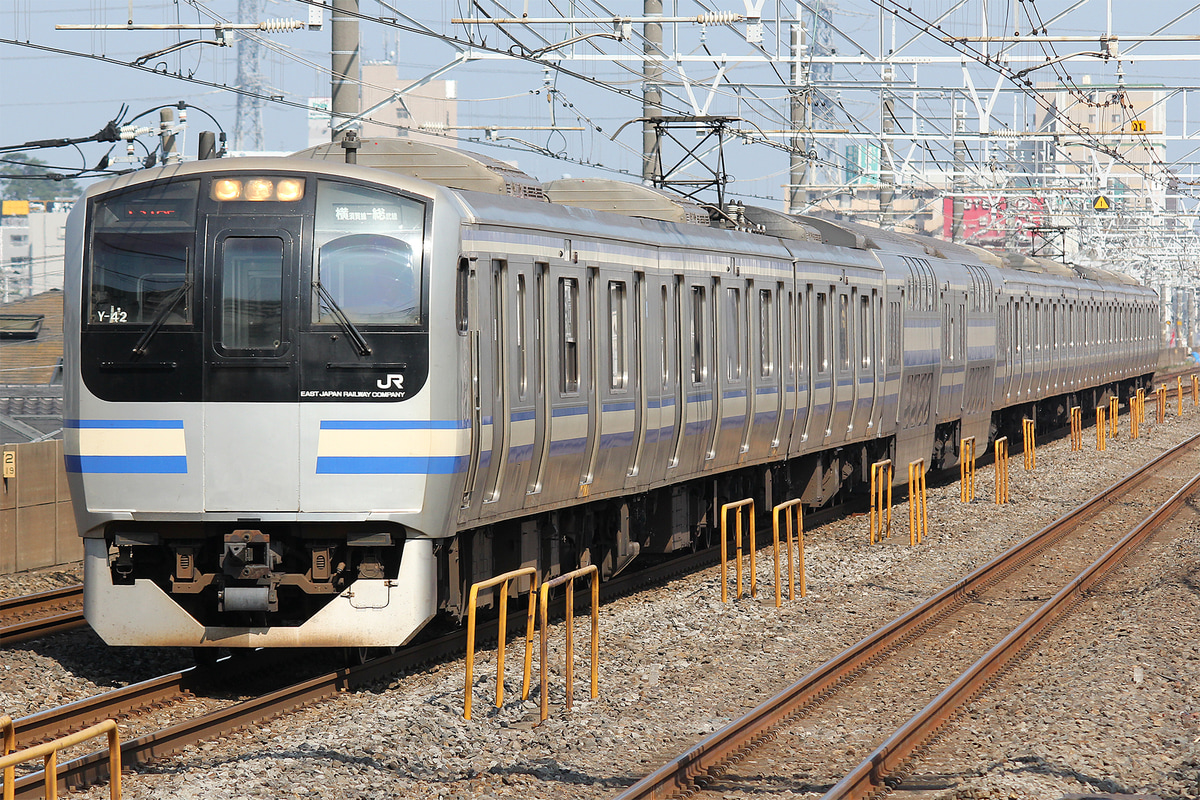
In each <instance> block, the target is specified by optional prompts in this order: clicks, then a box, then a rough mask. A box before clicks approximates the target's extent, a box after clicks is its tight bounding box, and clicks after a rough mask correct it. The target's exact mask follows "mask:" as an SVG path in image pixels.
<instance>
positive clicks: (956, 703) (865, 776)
mask: <svg viewBox="0 0 1200 800" xmlns="http://www.w3.org/2000/svg"><path fill="white" fill-rule="evenodd" d="M1198 488H1200V474H1197V475H1196V476H1195V477H1193V478H1192V479H1191V480H1190V481H1188V482H1187V483H1186V484H1185V485H1184V486H1183V488H1181V489H1180V490H1179V491H1178V492H1176V493H1175V494H1174V495H1172V496H1171V498H1170V499H1169V500H1167V502H1165V503H1163V504H1162V505H1161V506H1159V507H1158V508H1157V509H1155V511H1154V512H1153V513H1152V514H1151V515H1150V516H1149V517H1147V518H1146V519H1144V520H1143V521H1142V522H1141V523H1140V524H1139V525H1138V526H1137V527H1136V528H1134V529H1133V530H1131V531H1130V532H1129V533H1127V534H1126V535H1125V536H1124V537H1122V538H1121V540H1120V541H1118V542H1117V543H1116V544H1114V545H1113V546H1112V547H1111V548H1109V550H1108V551H1107V552H1105V553H1104V555H1102V556H1100V558H1098V559H1097V560H1096V561H1095V562H1093V563H1092V565H1091V566H1089V567H1088V568H1087V569H1085V570H1084V571H1083V572H1081V573H1079V574H1078V575H1077V576H1075V578H1073V579H1072V580H1071V582H1070V583H1068V584H1067V585H1066V586H1064V587H1063V588H1062V589H1061V590H1059V592H1058V593H1057V594H1055V595H1054V597H1052V598H1050V599H1049V600H1047V601H1046V602H1045V603H1044V604H1043V605H1042V606H1041V607H1040V608H1039V609H1038V610H1037V611H1035V612H1034V613H1033V614H1031V615H1030V616H1028V617H1027V618H1026V619H1025V621H1024V622H1022V623H1021V624H1020V625H1018V626H1017V627H1016V628H1014V629H1013V630H1012V632H1011V633H1009V634H1008V635H1007V636H1005V637H1004V639H1002V640H1001V641H1000V642H998V643H997V644H996V645H995V646H994V647H992V649H990V650H989V651H988V652H987V653H985V654H984V655H983V656H982V657H981V658H980V659H979V660H978V661H976V662H975V664H973V665H972V666H971V667H970V668H969V669H968V670H967V671H966V672H964V673H963V674H962V675H960V676H959V677H958V678H957V679H956V680H955V681H954V682H953V683H952V684H950V685H949V686H948V687H946V689H945V690H943V691H942V693H941V694H939V695H938V696H937V697H935V698H934V699H933V700H932V701H931V702H930V703H929V705H927V706H926V707H925V708H924V709H923V710H921V711H920V712H919V713H918V714H916V715H915V716H913V717H912V718H911V719H909V720H908V722H906V723H904V725H902V726H901V727H900V728H898V729H897V730H896V732H895V733H893V734H892V735H891V736H890V737H888V739H887V740H886V741H885V742H884V743H883V744H881V745H880V746H879V747H878V748H876V749H875V751H874V752H873V753H871V754H870V755H869V756H867V757H866V758H865V759H864V760H863V761H862V762H860V763H859V765H858V766H857V767H855V768H854V769H853V770H851V771H850V772H849V773H848V774H847V775H846V777H844V778H842V780H840V781H838V783H837V784H835V785H834V787H833V788H832V789H830V790H829V791H828V792H827V793H826V794H825V796H824V797H823V798H822V800H858V799H859V798H866V797H870V796H872V795H874V794H875V793H876V792H878V791H880V790H884V789H890V788H891V787H893V786H896V785H898V784H899V783H901V782H902V775H900V774H899V773H901V771H902V770H904V769H905V768H906V767H907V766H908V761H909V759H910V758H912V756H913V755H914V753H915V752H916V751H917V750H918V749H919V748H920V747H921V746H922V745H923V744H924V743H925V742H927V741H928V740H929V739H930V738H931V737H932V736H933V735H934V734H935V733H936V732H937V730H938V728H940V727H941V726H942V725H943V724H945V723H946V722H948V721H950V720H951V719H953V718H954V717H955V716H956V715H957V714H958V712H959V711H961V710H962V709H963V707H964V706H965V705H966V704H968V703H969V702H971V700H972V699H973V698H974V697H975V695H976V694H978V693H979V692H981V691H983V690H984V688H985V687H986V686H987V685H988V684H989V683H990V682H991V681H992V680H994V679H995V678H996V677H997V676H998V675H999V673H1000V672H1001V671H1002V670H1003V669H1004V668H1005V667H1006V666H1008V664H1009V663H1010V662H1011V661H1012V660H1013V659H1014V658H1016V657H1017V656H1018V655H1020V653H1021V652H1022V651H1023V650H1024V649H1025V648H1026V647H1027V646H1028V645H1029V644H1030V643H1031V642H1032V641H1034V640H1035V639H1036V638H1037V637H1038V636H1039V635H1041V633H1042V632H1044V631H1045V630H1046V629H1047V628H1049V627H1050V626H1052V625H1053V624H1054V623H1056V622H1057V621H1058V620H1060V619H1061V618H1062V617H1063V616H1064V615H1066V614H1067V613H1068V612H1069V611H1070V609H1071V607H1072V606H1074V605H1075V603H1076V602H1077V601H1078V600H1079V599H1080V598H1081V597H1082V596H1083V595H1084V594H1085V593H1086V592H1087V591H1088V590H1089V589H1091V587H1093V586H1094V585H1095V584H1096V583H1097V582H1099V581H1100V580H1102V579H1103V578H1104V577H1105V576H1106V575H1107V574H1108V573H1109V572H1111V571H1112V570H1113V569H1115V568H1117V567H1118V566H1120V564H1121V562H1122V561H1124V560H1125V558H1126V556H1128V555H1129V554H1130V553H1131V552H1132V551H1133V550H1134V549H1136V548H1137V547H1138V546H1139V545H1140V544H1142V542H1144V541H1145V540H1146V538H1148V537H1149V536H1150V535H1151V534H1152V533H1153V532H1154V531H1155V530H1157V529H1158V528H1159V526H1161V525H1162V524H1163V522H1165V521H1166V520H1167V519H1168V518H1170V517H1171V516H1172V515H1173V514H1175V512H1176V511H1178V510H1179V507H1180V506H1181V505H1183V504H1184V503H1185V502H1186V501H1187V500H1188V499H1190V498H1191V497H1192V496H1193V495H1194V494H1195V492H1196V491H1197V489H1198Z"/></svg>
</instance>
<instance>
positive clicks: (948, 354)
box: [942, 303, 954, 361]
mask: <svg viewBox="0 0 1200 800" xmlns="http://www.w3.org/2000/svg"><path fill="white" fill-rule="evenodd" d="M953 341H954V316H953V315H952V314H951V313H950V304H949V303H943V304H942V360H943V361H953V360H954V351H953V350H952V349H951V348H952V345H951V342H953Z"/></svg>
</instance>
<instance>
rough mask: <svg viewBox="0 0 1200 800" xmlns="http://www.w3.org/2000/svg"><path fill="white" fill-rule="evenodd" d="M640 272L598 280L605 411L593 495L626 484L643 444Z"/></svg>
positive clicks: (600, 393)
mask: <svg viewBox="0 0 1200 800" xmlns="http://www.w3.org/2000/svg"><path fill="white" fill-rule="evenodd" d="M643 280H644V278H643V276H642V275H641V274H639V273H633V272H628V271H625V270H608V269H606V270H604V271H601V272H599V273H598V274H597V276H596V279H595V284H594V286H595V292H596V310H595V315H594V319H595V322H594V326H595V332H596V353H597V358H596V370H595V374H596V379H597V381H596V383H597V397H598V399H599V407H600V417H601V419H600V426H599V433H598V438H599V440H598V441H594V442H593V445H592V446H593V450H592V460H591V468H590V473H591V479H592V482H593V484H594V485H593V488H592V491H609V490H611V489H616V488H621V487H623V486H625V482H626V479H627V478H628V477H629V474H630V472H631V471H633V470H634V467H635V463H636V461H637V455H638V451H639V449H640V443H641V433H642V432H641V430H640V426H641V424H642V420H643V419H644V417H643V414H642V410H641V392H642V387H641V382H640V380H639V378H640V371H639V367H638V364H639V363H640V361H641V359H640V358H639V357H638V351H639V349H640V348H641V340H640V338H639V336H638V331H639V320H638V317H639V313H638V311H639V304H638V302H637V300H638V296H639V295H640V293H641V290H640V288H639V287H640V285H641V283H642V281H643Z"/></svg>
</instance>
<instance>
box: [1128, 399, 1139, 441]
mask: <svg viewBox="0 0 1200 800" xmlns="http://www.w3.org/2000/svg"><path fill="white" fill-rule="evenodd" d="M1141 404H1142V390H1141V389H1138V390H1137V394H1132V395H1130V396H1129V438H1130V439H1136V438H1138V433H1139V431H1138V424H1139V422H1138V421H1139V420H1140V419H1141V418H1142V408H1141Z"/></svg>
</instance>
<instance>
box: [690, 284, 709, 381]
mask: <svg viewBox="0 0 1200 800" xmlns="http://www.w3.org/2000/svg"><path fill="white" fill-rule="evenodd" d="M707 313H708V300H707V295H706V293H705V287H703V286H693V287H692V319H691V334H692V383H694V384H701V383H704V382H705V381H707V380H708V364H707V363H706V361H705V358H704V353H705V346H706V344H707V342H706V341H705V339H706V336H705V331H704V320H705V318H706V315H707Z"/></svg>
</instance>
